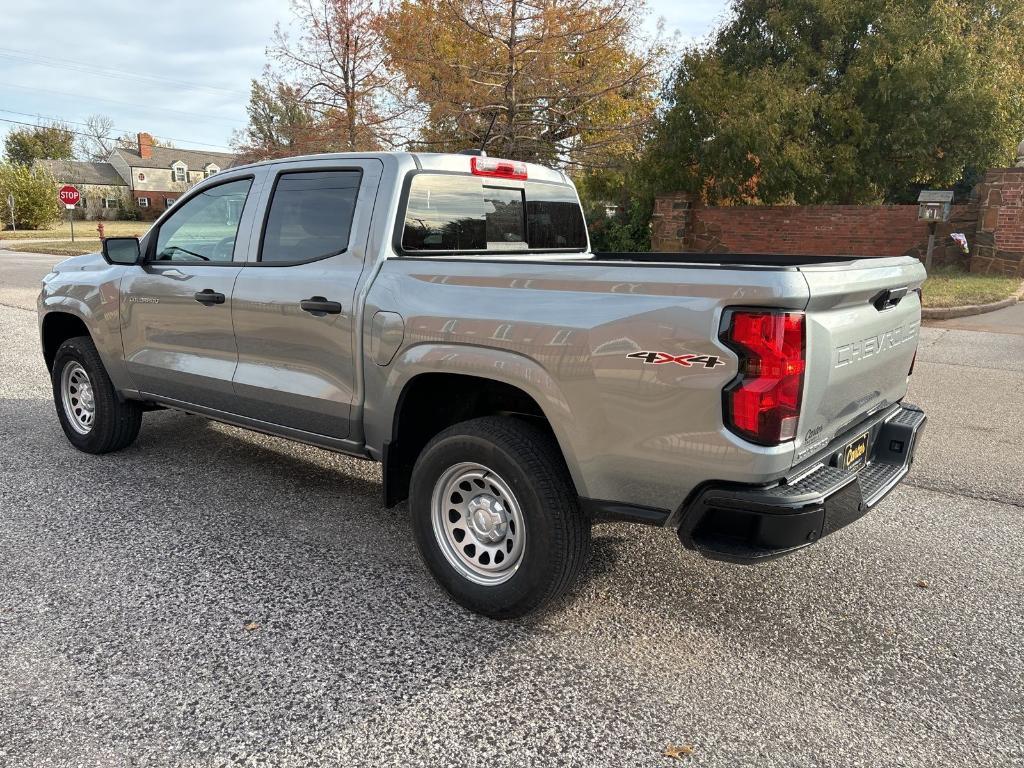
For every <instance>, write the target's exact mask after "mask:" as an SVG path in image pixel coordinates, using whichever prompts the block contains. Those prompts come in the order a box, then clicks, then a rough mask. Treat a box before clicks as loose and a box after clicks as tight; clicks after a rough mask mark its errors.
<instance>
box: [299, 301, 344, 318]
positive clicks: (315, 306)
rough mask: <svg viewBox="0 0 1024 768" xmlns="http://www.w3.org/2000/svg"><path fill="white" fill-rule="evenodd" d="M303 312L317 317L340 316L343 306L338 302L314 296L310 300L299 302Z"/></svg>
mask: <svg viewBox="0 0 1024 768" xmlns="http://www.w3.org/2000/svg"><path fill="white" fill-rule="evenodd" d="M299 306H300V307H302V311H303V312H309V313H310V314H312V315H316V316H317V317H323V316H324V315H340V314H341V304H339V303H338V302H336V301H328V300H327V299H325V298H324V297H323V296H314V297H312V298H310V299H303V300H302V301H300V302H299Z"/></svg>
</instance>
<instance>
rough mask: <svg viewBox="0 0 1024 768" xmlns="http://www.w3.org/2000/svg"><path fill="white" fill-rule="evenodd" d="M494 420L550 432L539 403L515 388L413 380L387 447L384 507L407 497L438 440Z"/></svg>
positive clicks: (488, 382)
mask: <svg viewBox="0 0 1024 768" xmlns="http://www.w3.org/2000/svg"><path fill="white" fill-rule="evenodd" d="M493 415H515V416H521V417H525V418H530V419H535V420H536V421H537V422H538V423H543V425H544V426H545V427H546V428H547V429H548V430H549V431H550V429H551V427H550V425H549V424H548V421H547V418H546V417H545V416H544V412H543V411H542V410H541V408H540V406H539V405H538V404H537V401H536V400H534V399H533V398H532V397H530V396H529V395H528V394H526V392H524V391H523V390H521V389H519V388H518V387H515V386H513V385H511V384H505V383H504V382H501V381H494V380H493V379H484V378H480V377H478V376H464V375H461V374H455V373H424V374H420V375H419V376H416V377H415V378H413V379H412V380H411V381H409V383H407V384H406V385H405V388H404V389H403V390H402V394H401V395H400V396H399V398H398V406H397V407H396V409H395V421H394V426H393V428H392V432H391V440H390V441H389V442H387V443H385V444H384V455H383V457H382V463H383V468H384V505H385V506H387V507H393V506H394V505H395V504H398V503H399V502H401V501H404V500H405V499H406V498H408V496H409V481H410V479H411V477H412V468H413V465H414V464H415V463H416V458H417V457H418V456H419V455H420V452H421V451H422V450H423V448H424V446H426V444H427V443H428V442H430V439H431V438H432V437H434V435H436V434H437V433H438V432H441V431H442V430H444V429H446V428H448V427H450V426H451V425H452V424H457V423H459V422H460V421H466V420H467V419H475V418H477V417H479V416H493Z"/></svg>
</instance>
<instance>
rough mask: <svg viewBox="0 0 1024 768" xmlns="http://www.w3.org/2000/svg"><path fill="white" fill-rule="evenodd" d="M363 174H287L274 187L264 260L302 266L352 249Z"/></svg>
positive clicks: (280, 177)
mask: <svg viewBox="0 0 1024 768" xmlns="http://www.w3.org/2000/svg"><path fill="white" fill-rule="evenodd" d="M361 177H362V173H361V172H360V171H355V170H352V171H312V172H310V171H306V172H297V173H282V174H281V175H280V176H279V177H278V179H277V184H275V185H274V197H273V198H272V199H271V201H270V212H269V213H268V215H267V223H266V227H265V228H264V231H263V245H262V247H261V249H260V261H263V262H282V263H289V264H294V263H301V262H305V261H313V260H314V259H320V258H323V257H325V256H333V255H335V254H338V253H341V252H342V251H344V250H345V249H346V248H348V239H349V234H350V232H351V229H352V217H353V216H354V215H355V210H356V196H357V194H358V193H359V181H360V178H361Z"/></svg>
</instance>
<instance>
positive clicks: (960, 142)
mask: <svg viewBox="0 0 1024 768" xmlns="http://www.w3.org/2000/svg"><path fill="white" fill-rule="evenodd" d="M1022 61H1024V0H901V1H900V2H896V1H895V0H734V2H733V3H732V8H731V16H730V18H729V19H728V20H727V21H726V23H725V24H724V25H723V26H722V27H721V28H720V30H719V31H718V32H717V34H716V35H715V36H714V38H713V39H712V40H711V41H710V43H708V44H706V45H702V46H697V47H694V48H691V49H690V50H688V51H687V52H685V54H684V55H683V57H682V60H681V62H680V64H679V66H678V68H677V71H676V72H675V74H674V76H673V77H672V79H671V80H670V82H669V84H668V86H667V88H666V94H665V96H666V101H667V108H666V109H665V111H664V113H663V115H662V116H661V118H660V120H659V121H658V124H657V126H656V128H655V131H654V137H653V140H652V141H651V142H650V144H649V146H648V150H647V152H646V156H645V158H644V162H643V164H642V169H641V173H640V175H641V177H642V178H643V180H644V183H645V184H646V186H647V187H648V189H650V190H653V191H664V190H686V191H690V192H692V193H694V194H696V195H698V196H700V197H702V198H703V199H705V200H706V201H708V202H711V203H717V204H730V203H733V204H736V203H739V204H742V203H789V202H793V203H859V202H878V201H883V200H885V201H906V200H908V199H911V198H913V197H914V196H916V192H917V190H919V189H920V188H921V187H923V186H936V187H949V186H952V185H954V184H956V183H957V182H958V181H959V180H961V179H962V178H964V176H965V174H969V173H970V172H971V169H972V168H974V169H976V168H986V167H992V166H996V165H1005V164H1008V162H1009V161H1010V159H1011V157H1012V151H1013V146H1014V145H1015V143H1016V142H1017V141H1019V140H1020V134H1021V132H1022V129H1024V66H1022V65H1021V62H1022Z"/></svg>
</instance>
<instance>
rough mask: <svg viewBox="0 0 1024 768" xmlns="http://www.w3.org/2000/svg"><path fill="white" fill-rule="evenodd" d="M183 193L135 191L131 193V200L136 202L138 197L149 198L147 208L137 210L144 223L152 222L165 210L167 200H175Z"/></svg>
mask: <svg viewBox="0 0 1024 768" xmlns="http://www.w3.org/2000/svg"><path fill="white" fill-rule="evenodd" d="M183 194H185V193H184V192H154V191H153V190H151V189H145V190H143V189H137V190H135V191H134V192H132V193H131V196H132V199H133V200H135V201H138V199H139V198H140V197H148V198H149V207H148V208H139V216H140V217H141V218H142V219H143V220H144V221H152V220H153V219H156V218H157V217H158V216H159V215H160V214H162V213H163V212H164V211H166V210H167V198H171V199H172V200H177V199H178V198H180V197H181V196H182V195H183Z"/></svg>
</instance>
